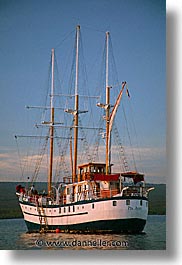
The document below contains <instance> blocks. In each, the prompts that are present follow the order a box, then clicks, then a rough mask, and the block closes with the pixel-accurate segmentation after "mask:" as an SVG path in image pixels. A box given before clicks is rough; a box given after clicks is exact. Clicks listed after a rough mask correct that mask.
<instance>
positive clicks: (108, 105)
mask: <svg viewBox="0 0 182 265" xmlns="http://www.w3.org/2000/svg"><path fill="white" fill-rule="evenodd" d="M105 109H106V174H108V173H109V166H110V140H109V118H110V86H109V32H108V31H107V32H106V108H105Z"/></svg>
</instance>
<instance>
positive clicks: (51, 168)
mask: <svg viewBox="0 0 182 265" xmlns="http://www.w3.org/2000/svg"><path fill="white" fill-rule="evenodd" d="M51 61H52V80H51V96H50V97H51V102H50V105H51V120H50V150H49V153H50V160H49V175H48V194H49V195H51V185H52V173H53V149H54V49H52V53H51Z"/></svg>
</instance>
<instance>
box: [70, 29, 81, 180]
mask: <svg viewBox="0 0 182 265" xmlns="http://www.w3.org/2000/svg"><path fill="white" fill-rule="evenodd" d="M79 39H80V25H78V26H77V27H76V77H75V111H74V160H73V175H72V182H75V180H76V175H77V151H78V110H79V95H78V77H79V75H78V71H79Z"/></svg>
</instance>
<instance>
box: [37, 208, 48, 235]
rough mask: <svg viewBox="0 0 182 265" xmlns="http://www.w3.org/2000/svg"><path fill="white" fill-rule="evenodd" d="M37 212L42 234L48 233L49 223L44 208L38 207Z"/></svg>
mask: <svg viewBox="0 0 182 265" xmlns="http://www.w3.org/2000/svg"><path fill="white" fill-rule="evenodd" d="M37 211H38V213H39V221H40V233H43V232H46V231H47V230H48V221H47V216H46V214H45V210H44V208H43V206H42V205H37Z"/></svg>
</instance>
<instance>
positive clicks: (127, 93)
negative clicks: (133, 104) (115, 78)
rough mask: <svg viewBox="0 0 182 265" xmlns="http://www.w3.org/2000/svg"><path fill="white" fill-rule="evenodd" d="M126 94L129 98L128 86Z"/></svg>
mask: <svg viewBox="0 0 182 265" xmlns="http://www.w3.org/2000/svg"><path fill="white" fill-rule="evenodd" d="M126 95H127V96H128V97H129V98H130V93H129V90H128V88H127V89H126Z"/></svg>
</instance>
